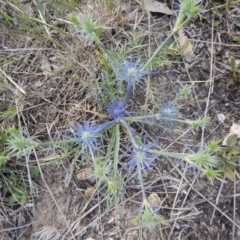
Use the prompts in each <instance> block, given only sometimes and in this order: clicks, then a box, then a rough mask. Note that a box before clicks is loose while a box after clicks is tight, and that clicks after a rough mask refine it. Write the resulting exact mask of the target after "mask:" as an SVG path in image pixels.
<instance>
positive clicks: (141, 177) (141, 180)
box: [137, 161, 147, 201]
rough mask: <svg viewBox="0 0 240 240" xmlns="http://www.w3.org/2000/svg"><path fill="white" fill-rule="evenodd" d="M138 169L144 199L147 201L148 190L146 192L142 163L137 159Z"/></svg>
mask: <svg viewBox="0 0 240 240" xmlns="http://www.w3.org/2000/svg"><path fill="white" fill-rule="evenodd" d="M137 171H138V178H139V181H140V186H141V189H142V196H143V201H145V200H146V199H147V198H146V192H145V187H144V183H143V176H142V168H141V164H140V162H139V161H137Z"/></svg>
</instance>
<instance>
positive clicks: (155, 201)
mask: <svg viewBox="0 0 240 240" xmlns="http://www.w3.org/2000/svg"><path fill="white" fill-rule="evenodd" d="M147 200H148V202H149V203H150V205H151V206H153V207H159V206H161V199H160V197H159V196H158V195H157V194H156V193H151V194H150V195H149V197H148V198H147Z"/></svg>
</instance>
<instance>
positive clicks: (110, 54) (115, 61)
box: [98, 41, 119, 71]
mask: <svg viewBox="0 0 240 240" xmlns="http://www.w3.org/2000/svg"><path fill="white" fill-rule="evenodd" d="M98 45H99V46H100V47H101V49H102V50H103V51H104V52H105V53H106V54H107V55H108V56H109V58H110V59H111V61H112V62H113V63H115V64H116V66H119V63H118V61H117V60H116V59H115V58H114V57H113V55H112V53H111V52H110V51H108V50H107V49H106V48H105V47H104V45H103V44H102V43H101V42H100V41H99V42H98ZM112 67H113V69H114V70H115V71H116V69H115V66H114V65H112Z"/></svg>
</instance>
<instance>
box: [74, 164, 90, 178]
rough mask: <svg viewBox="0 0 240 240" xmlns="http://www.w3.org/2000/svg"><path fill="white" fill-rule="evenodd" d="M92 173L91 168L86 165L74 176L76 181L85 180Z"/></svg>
mask: <svg viewBox="0 0 240 240" xmlns="http://www.w3.org/2000/svg"><path fill="white" fill-rule="evenodd" d="M92 175H93V170H92V168H91V167H87V168H84V169H82V170H81V171H80V172H78V173H76V175H75V177H76V179H77V180H78V181H82V180H86V179H88V178H91V176H92Z"/></svg>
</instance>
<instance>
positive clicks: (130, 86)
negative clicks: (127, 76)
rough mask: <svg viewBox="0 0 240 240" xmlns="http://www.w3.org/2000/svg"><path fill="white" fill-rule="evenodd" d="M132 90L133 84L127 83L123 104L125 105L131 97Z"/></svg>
mask: <svg viewBox="0 0 240 240" xmlns="http://www.w3.org/2000/svg"><path fill="white" fill-rule="evenodd" d="M132 91H133V86H132V85H128V87H127V93H126V95H125V97H124V99H123V106H126V104H127V101H128V100H129V98H130V97H131V95H132Z"/></svg>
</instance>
